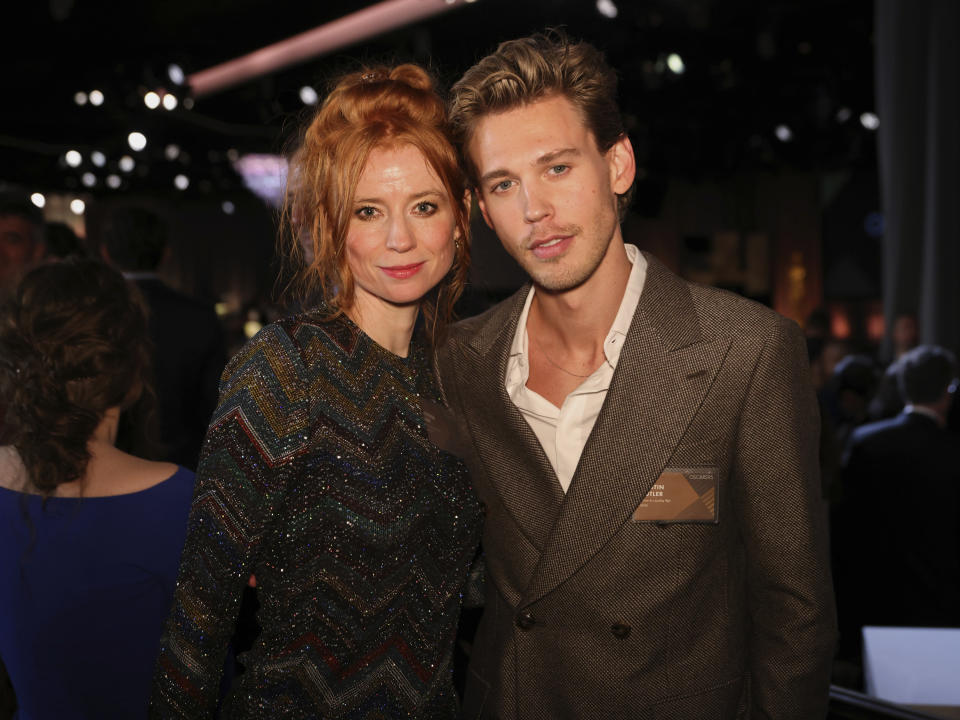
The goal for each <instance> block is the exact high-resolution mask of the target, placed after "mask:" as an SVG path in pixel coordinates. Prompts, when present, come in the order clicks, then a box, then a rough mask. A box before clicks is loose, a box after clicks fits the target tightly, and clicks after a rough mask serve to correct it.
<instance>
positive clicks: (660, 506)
mask: <svg viewBox="0 0 960 720" xmlns="http://www.w3.org/2000/svg"><path fill="white" fill-rule="evenodd" d="M719 489H720V470H719V468H716V467H685V468H671V467H668V468H666V469H665V470H664V471H663V473H661V475H660V477H659V478H657V481H656V482H655V483H654V484H653V486H652V487H651V488H650V490H649V492H648V493H647V494H646V496H644V498H643V500H642V501H641V502H640V504H639V505H638V506H637V509H636V510H634V511H633V516H632V517H631V520H633V522H659V523H663V522H686V523H716V522H717V521H718V517H717V512H718V506H717V493H718V492H719Z"/></svg>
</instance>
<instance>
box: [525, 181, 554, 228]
mask: <svg viewBox="0 0 960 720" xmlns="http://www.w3.org/2000/svg"><path fill="white" fill-rule="evenodd" d="M550 211H551V206H550V202H549V201H548V200H547V198H546V196H545V194H544V193H543V192H542V191H541V190H540V189H539V188H537V187H530V186H525V187H524V189H523V219H524V220H525V221H527V222H528V223H535V222H539V221H540V220H543V218H545V217H547V216H548V215H550Z"/></svg>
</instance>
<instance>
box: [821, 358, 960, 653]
mask: <svg viewBox="0 0 960 720" xmlns="http://www.w3.org/2000/svg"><path fill="white" fill-rule="evenodd" d="M896 367H897V370H898V375H897V380H898V383H899V387H900V394H901V396H902V397H903V398H904V400H905V401H906V405H905V407H904V409H903V411H902V412H901V413H900V414H899V415H897V416H896V417H894V418H890V419H887V420H881V421H878V422H875V423H869V424H866V425H863V426H861V427H859V428H857V429H856V430H854V431H853V434H852V435H851V437H850V442H849V444H848V446H847V450H846V453H845V457H844V463H843V505H842V520H843V524H842V532H840V531H839V530H838V532H837V535H836V537H835V541H836V542H837V543H838V544H839V545H840V546H839V547H838V550H837V555H838V558H837V559H838V563H840V567H838V568H837V574H838V577H840V578H842V579H843V584H842V585H841V586H840V587H838V604H839V610H840V618H841V622H842V629H843V631H845V632H843V633H842V636H841V639H842V640H843V642H844V645H845V646H846V648H847V649H848V650H850V649H851V646H852V648H853V650H854V651H855V649H856V646H857V645H858V644H859V632H860V628H861V627H862V626H863V625H868V624H869V625H912V626H939V627H960V437H958V436H957V435H956V434H955V433H952V432H951V431H949V430H948V429H947V428H946V419H947V415H948V413H949V411H950V407H951V405H952V404H953V401H954V396H955V393H956V389H957V383H958V379H957V376H958V370H957V362H956V358H955V357H954V355H953V353H951V352H950V351H948V350H946V349H945V348H942V347H938V346H935V345H921V346H918V347H916V348H914V349H913V350H910V351H908V352H907V353H905V354H904V355H902V356H901V357H900V359H899V360H898V361H897V363H896Z"/></svg>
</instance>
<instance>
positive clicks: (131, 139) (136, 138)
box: [127, 131, 147, 152]
mask: <svg viewBox="0 0 960 720" xmlns="http://www.w3.org/2000/svg"><path fill="white" fill-rule="evenodd" d="M127 143H129V145H130V148H131V149H132V150H136V151H137V152H139V151H141V150H143V149H144V148H145V147H146V146H147V137H146V135H144V134H143V133H142V132H136V131H134V132H132V133H130V134H129V135H127Z"/></svg>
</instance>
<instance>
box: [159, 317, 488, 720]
mask: <svg viewBox="0 0 960 720" xmlns="http://www.w3.org/2000/svg"><path fill="white" fill-rule="evenodd" d="M428 353H429V351H428V350H427V349H426V348H425V347H424V345H423V344H422V343H420V342H417V341H415V342H414V343H413V344H412V345H411V351H410V355H409V357H408V358H401V357H398V356H396V355H394V354H392V353H390V352H388V351H387V350H385V349H384V348H382V347H381V346H379V345H378V344H376V343H375V342H374V341H373V340H371V339H370V338H369V337H368V336H367V335H366V334H364V333H363V332H362V331H361V330H360V329H359V328H358V327H357V326H356V325H354V324H353V323H352V322H351V321H350V320H349V319H347V318H345V317H340V318H338V319H335V320H326V319H325V318H324V317H323V315H322V314H320V312H319V311H315V312H312V313H305V314H302V315H298V316H295V317H292V318H288V319H286V320H283V321H281V322H278V323H275V324H273V325H270V326H268V327H267V328H265V329H264V330H263V331H262V332H261V333H260V334H259V335H257V337H256V338H254V340H252V341H251V342H250V343H249V344H248V345H247V346H246V347H245V348H244V349H243V350H242V351H241V352H240V353H239V354H238V355H237V356H236V357H235V358H233V360H232V361H231V362H230V364H229V365H228V366H227V370H226V372H225V373H224V381H223V383H222V385H221V395H220V405H219V407H218V408H217V411H216V413H215V414H214V418H213V422H212V424H211V426H210V429H209V431H208V434H207V439H206V441H205V443H204V449H203V456H202V459H201V463H200V468H199V470H198V473H197V486H196V490H195V495H194V499H193V505H192V509H191V512H190V521H189V527H188V533H187V540H186V546H185V548H184V554H183V558H182V562H181V567H180V575H179V579H178V585H177V590H176V594H175V597H174V604H173V609H172V611H171V615H170V618H169V619H168V621H167V626H166V629H165V632H164V635H163V639H162V647H161V652H160V657H159V660H158V664H157V670H156V676H155V678H154V689H153V695H152V698H151V717H153V718H171V717H176V718H206V717H213V713H214V709H215V706H216V702H217V694H218V688H219V684H220V675H221V668H222V667H223V663H224V655H225V653H226V650H227V645H228V642H229V640H230V636H231V633H232V631H233V628H234V621H235V619H236V616H237V611H238V607H239V600H240V596H241V591H242V589H243V587H244V586H245V585H246V583H247V580H248V578H249V577H250V574H251V573H254V574H255V575H256V578H257V590H258V595H259V599H260V610H259V612H258V616H257V620H258V623H259V625H260V626H261V628H262V631H261V634H260V635H259V637H258V638H257V640H256V642H255V644H254V646H253V648H252V649H251V650H250V651H249V652H247V653H244V654H242V655H240V657H239V658H238V659H239V661H240V662H241V663H242V664H243V665H244V666H245V667H246V668H247V671H246V672H245V673H243V674H242V675H240V676H239V677H238V678H237V679H235V680H234V683H233V686H232V688H231V690H230V693H229V695H228V696H227V698H226V699H225V700H224V703H223V709H222V711H221V715H220V717H222V718H229V720H235V719H243V718H257V719H258V720H262V719H263V718H285V719H286V718H291V719H292V718H357V719H359V718H406V717H413V718H445V719H446V718H454V717H456V713H457V701H456V697H455V694H454V690H453V685H452V676H451V659H452V654H453V641H454V635H455V633H456V625H457V619H458V616H459V609H460V593H461V590H462V588H463V585H464V583H465V581H466V578H467V574H468V571H469V566H470V563H471V561H472V559H473V557H474V552H475V549H476V545H477V542H478V540H479V529H480V509H479V504H478V502H477V500H476V498H475V497H474V494H473V490H472V488H471V487H470V484H469V479H468V477H467V473H466V469H465V466H464V464H463V463H462V462H461V461H460V460H459V459H458V458H457V457H455V456H454V455H451V454H449V453H447V452H444V451H443V450H440V449H439V448H437V447H436V446H435V445H433V444H432V443H431V441H430V440H429V438H428V435H427V431H426V429H425V425H424V420H423V413H422V410H421V405H420V401H419V397H426V398H430V399H433V400H437V399H438V392H437V388H436V381H435V379H434V376H433V373H432V370H431V363H430V362H429V356H428Z"/></svg>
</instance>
